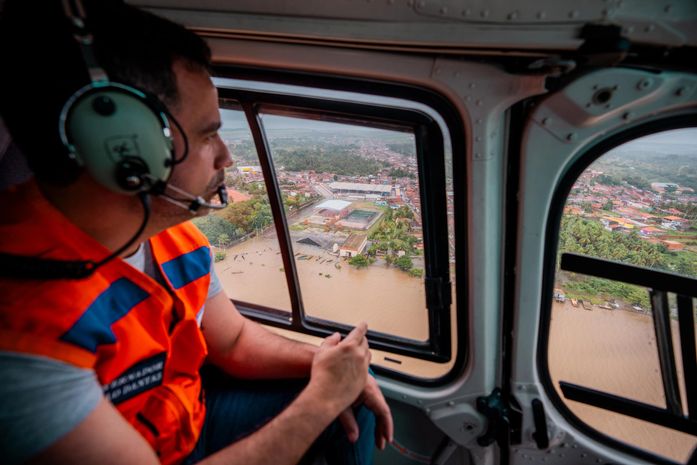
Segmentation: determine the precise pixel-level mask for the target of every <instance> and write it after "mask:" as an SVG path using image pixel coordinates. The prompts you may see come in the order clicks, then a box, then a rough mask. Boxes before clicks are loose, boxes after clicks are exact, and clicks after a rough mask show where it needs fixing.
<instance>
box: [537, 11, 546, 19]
mask: <svg viewBox="0 0 697 465" xmlns="http://www.w3.org/2000/svg"><path fill="white" fill-rule="evenodd" d="M546 17H547V13H546V12H544V11H539V12H538V13H537V19H545V18H546Z"/></svg>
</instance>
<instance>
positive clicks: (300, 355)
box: [212, 320, 317, 379]
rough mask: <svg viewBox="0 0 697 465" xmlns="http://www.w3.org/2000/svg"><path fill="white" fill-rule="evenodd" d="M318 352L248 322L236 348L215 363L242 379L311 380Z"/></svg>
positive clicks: (218, 358) (246, 321)
mask: <svg viewBox="0 0 697 465" xmlns="http://www.w3.org/2000/svg"><path fill="white" fill-rule="evenodd" d="M315 352H317V348H316V347H315V346H313V345H310V344H305V343H303V342H298V341H293V340H291V339H287V338H285V337H283V336H279V335H278V334H275V333H273V332H271V331H269V330H267V329H266V328H264V327H263V326H261V325H259V324H257V323H255V322H253V321H251V320H245V322H244V325H243V326H242V328H241V330H240V334H239V337H238V338H237V341H236V342H235V344H234V346H232V347H231V348H230V350H229V351H228V352H227V353H225V354H221V356H218V357H217V358H213V359H212V362H213V363H214V364H216V365H217V366H219V367H220V368H221V369H223V370H225V371H226V372H227V373H229V374H231V375H233V376H236V377H240V378H251V379H267V378H302V377H306V376H309V374H310V367H311V366H312V359H313V357H314V354H315Z"/></svg>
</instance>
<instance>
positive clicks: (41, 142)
mask: <svg viewBox="0 0 697 465" xmlns="http://www.w3.org/2000/svg"><path fill="white" fill-rule="evenodd" d="M84 4H85V9H86V12H87V22H88V29H89V30H90V31H91V32H92V33H93V36H94V43H93V47H92V48H93V50H94V52H95V55H96V59H97V62H98V64H99V65H100V66H101V67H102V68H103V69H104V70H105V71H106V72H107V74H108V76H109V79H110V80H111V81H112V82H121V83H124V84H127V85H130V86H133V87H137V88H141V89H143V90H145V91H147V92H149V93H151V94H154V95H156V96H157V97H158V98H159V99H160V100H162V102H163V103H164V104H165V105H166V106H167V107H168V108H169V110H170V111H171V112H173V113H174V114H175V115H176V113H178V112H181V111H182V108H181V106H182V102H181V96H180V95H179V93H180V92H179V84H180V83H178V77H177V76H178V72H176V71H175V64H176V68H177V69H179V70H180V71H182V72H183V70H186V71H188V72H190V74H198V75H200V76H206V77H207V76H208V74H207V71H208V66H209V59H210V51H209V49H208V47H207V46H206V44H205V43H204V42H203V41H202V40H201V39H200V38H199V37H197V36H196V35H195V34H193V33H191V32H190V31H187V30H186V29H184V28H183V27H181V26H179V25H176V24H174V23H171V22H169V21H166V20H163V19H161V18H158V17H156V16H154V15H151V14H149V13H146V12H143V11H140V10H137V9H135V8H132V7H129V6H126V5H124V4H122V3H120V2H115V1H105V0H97V1H90V0H85V1H84ZM41 8H42V11H37V4H35V3H33V2H25V1H22V0H17V1H14V0H8V1H7V2H6V4H5V7H4V11H3V14H2V23H1V24H0V44H2V46H1V47H0V50H1V51H0V62H2V63H3V64H4V66H3V68H4V72H3V73H0V113H1V114H2V116H3V117H4V119H5V121H6V124H7V126H8V127H9V129H10V132H11V134H12V136H13V139H14V141H15V143H16V144H17V145H18V146H19V148H20V149H21V150H22V152H24V154H25V155H26V156H27V158H28V161H29V164H30V166H31V167H32V169H33V171H34V172H35V174H36V176H37V178H38V179H39V180H40V181H41V182H44V183H52V184H59V185H60V184H63V185H65V184H69V183H70V182H72V181H74V180H75V179H76V178H77V176H78V175H79V174H80V172H81V169H80V168H79V167H78V166H77V165H76V164H75V163H74V162H72V161H71V160H70V159H69V158H68V157H67V151H66V149H65V148H64V147H63V145H62V143H61V141H60V138H59V129H58V128H59V123H58V116H59V114H60V111H61V109H62V108H63V106H64V104H65V102H66V101H67V100H68V98H69V97H70V96H71V95H72V94H73V93H74V92H75V91H76V90H77V89H80V88H81V87H83V86H84V85H86V84H88V83H89V77H88V75H87V70H86V67H85V64H84V62H83V58H82V55H81V54H80V51H79V47H78V44H77V42H76V40H75V39H74V38H73V37H72V32H71V29H70V24H69V21H68V20H67V18H66V17H65V14H64V13H63V9H62V6H61V2H60V0H51V1H47V2H42V4H41ZM208 85H209V86H210V82H209V84H208Z"/></svg>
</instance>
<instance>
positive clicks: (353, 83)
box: [216, 66, 467, 386]
mask: <svg viewBox="0 0 697 465" xmlns="http://www.w3.org/2000/svg"><path fill="white" fill-rule="evenodd" d="M216 71H217V73H216V76H218V77H220V78H225V77H227V76H234V79H240V80H245V81H250V82H253V83H257V84H258V83H261V84H288V85H293V86H300V87H303V88H308V89H312V90H315V89H320V90H321V89H327V90H331V91H337V92H359V93H361V94H364V95H378V96H383V97H388V98H398V99H403V100H407V101H411V102H414V103H415V104H422V105H426V106H428V107H429V110H432V111H434V112H436V113H437V114H438V115H439V117H440V118H441V119H442V120H443V121H444V122H445V126H446V128H444V130H447V131H448V132H449V136H450V142H451V149H452V153H453V157H452V162H451V163H452V170H453V173H454V174H455V173H462V175H461V176H457V177H455V176H454V175H453V186H452V187H453V190H454V193H455V195H454V200H455V207H454V209H455V211H454V216H455V225H454V229H455V231H453V232H454V234H455V275H456V276H455V280H456V289H457V302H450V300H451V299H450V290H451V286H450V280H449V278H450V276H449V275H450V272H449V268H450V261H449V249H448V224H447V208H446V202H447V198H446V183H445V172H446V168H445V153H444V150H443V149H444V147H443V145H444V138H443V135H442V134H441V127H440V125H439V124H438V122H436V121H435V120H434V119H433V118H432V117H431V116H429V115H427V114H426V113H424V112H421V111H418V110H416V109H411V108H395V107H390V106H380V105H379V104H368V103H365V102H349V101H344V100H332V99H331V98H327V97H317V96H301V95H294V94H283V93H275V92H269V91H263V90H262V91H259V90H248V89H247V90H243V89H239V88H237V89H231V88H226V87H221V86H218V91H219V97H220V99H221V101H222V100H223V99H231V100H234V101H236V102H237V103H238V104H239V105H240V106H241V107H242V109H243V111H244V112H245V115H246V117H247V122H248V125H249V129H250V130H251V132H252V136H253V139H254V143H255V146H256V148H257V152H258V156H259V161H260V165H261V167H262V172H263V174H264V179H265V184H266V188H267V193H268V194H269V202H270V205H271V209H272V213H273V216H274V225H275V226H276V231H277V235H278V239H279V245H280V246H281V249H282V251H283V252H282V257H283V264H284V271H285V273H286V282H287V284H288V290H289V296H290V300H291V307H292V309H291V316H292V321H289V318H288V313H287V312H285V311H278V310H275V309H273V308H267V307H265V306H262V305H255V304H253V303H247V302H235V304H236V305H237V306H238V308H239V309H240V311H241V312H242V313H243V314H245V315H246V316H248V317H250V318H251V319H254V320H256V321H260V322H262V323H264V324H268V325H271V326H276V327H280V328H283V329H289V330H292V331H297V332H300V333H303V334H310V335H314V336H320V337H326V336H327V335H329V334H331V333H333V332H335V331H339V332H341V333H344V334H345V333H346V332H347V331H349V330H350V329H351V328H350V326H348V325H344V324H341V323H337V322H330V321H326V320H321V319H317V318H312V317H307V316H306V315H304V311H303V309H302V305H301V302H302V301H301V295H300V286H299V282H298V277H297V270H296V268H295V261H294V260H293V256H292V254H289V253H288V250H292V246H290V247H289V243H290V235H289V231H288V224H287V222H286V221H285V212H284V211H283V206H282V201H281V197H280V189H279V187H278V181H277V178H276V175H275V172H274V170H273V167H272V165H271V163H270V158H271V159H272V157H271V156H270V153H269V150H268V149H269V147H268V142H267V141H266V140H265V134H264V133H263V129H262V128H263V126H262V124H263V123H262V122H261V121H260V120H259V115H258V109H259V108H260V107H262V106H264V105H270V106H274V105H282V106H283V105H285V106H288V107H289V108H290V109H292V110H294V111H309V112H314V113H318V112H322V113H330V114H333V115H335V116H342V117H349V118H353V119H356V120H359V121H373V122H376V123H377V124H378V127H379V126H380V125H385V124H387V125H390V124H392V125H398V126H402V127H404V126H411V127H413V129H414V137H415V140H416V149H417V165H418V169H419V174H418V176H419V186H420V187H421V188H420V189H419V190H420V195H421V202H422V203H421V207H422V208H421V215H422V222H423V241H424V260H425V279H424V286H425V291H426V300H427V309H428V318H429V338H428V340H427V341H425V342H422V341H415V340H412V339H407V338H400V337H398V336H395V335H390V334H385V333H379V332H374V331H369V333H368V340H369V342H370V345H371V347H372V348H374V349H378V350H383V351H386V352H391V353H396V354H401V355H406V356H409V357H414V358H418V359H423V360H428V361H433V362H436V363H445V362H448V361H450V360H451V359H452V357H455V358H456V360H455V363H454V365H453V367H452V369H451V370H450V371H449V372H448V373H446V374H445V375H443V376H441V377H439V378H430V379H429V378H426V379H425V378H419V377H415V376H413V375H409V374H406V373H403V372H400V371H396V370H391V369H389V368H385V367H380V366H377V367H375V369H376V371H378V372H381V373H384V374H388V375H389V376H391V377H394V378H398V379H403V380H407V381H409V382H411V383H414V384H417V385H428V386H432V385H439V384H444V383H446V382H448V381H450V380H451V379H453V377H454V376H455V374H456V373H458V372H459V371H460V370H461V369H462V368H463V366H464V362H465V360H466V359H467V352H466V348H467V345H466V335H467V331H466V326H467V318H466V312H465V311H464V309H463V306H464V305H466V302H467V300H466V298H467V292H466V276H467V266H466V265H467V261H466V243H467V242H466V228H465V227H463V226H462V225H464V221H463V218H465V217H466V215H465V211H464V208H465V207H466V199H465V198H464V193H465V192H466V189H464V185H463V184H464V182H462V181H463V180H465V179H466V172H465V166H466V164H465V160H464V156H463V155H464V137H463V136H464V134H463V131H462V129H461V128H462V127H463V126H462V122H461V119H460V117H459V113H458V112H457V110H456V109H455V108H454V107H452V105H451V104H450V102H449V101H447V100H446V99H445V98H443V97H442V96H440V95H438V94H435V93H433V92H432V91H428V90H425V89H421V88H414V87H411V86H400V85H395V84H391V83H375V82H373V81H370V82H366V81H362V80H354V79H344V78H331V77H329V78H328V77H326V76H308V75H304V74H296V73H287V72H280V73H273V72H265V71H259V70H256V69H246V68H242V69H240V68H238V67H230V66H221V67H219V68H217V69H216ZM260 74H261V75H260ZM415 96H418V98H415ZM221 108H224V107H221ZM453 127H456V128H458V129H457V130H454V129H453ZM260 147H261V149H262V150H259V148H260ZM428 147H431V150H430V151H429V150H428V149H427V148H428ZM434 148H437V149H438V150H437V152H438V153H435V152H436V150H434ZM458 155H459V156H458ZM439 167H440V170H439V169H438V168H439ZM438 171H440V173H438ZM425 185H428V186H429V187H430V188H429V189H424V188H423V186H425ZM433 185H438V188H437V189H433V188H432V186H433ZM434 192H435V193H436V195H433V193H434ZM463 286H464V287H463ZM443 290H445V291H446V292H443ZM431 309H434V310H431ZM451 312H457V319H456V321H457V328H456V332H455V334H456V337H457V339H458V341H457V347H458V350H457V353H456V354H451V353H450V352H451V346H452V341H451Z"/></svg>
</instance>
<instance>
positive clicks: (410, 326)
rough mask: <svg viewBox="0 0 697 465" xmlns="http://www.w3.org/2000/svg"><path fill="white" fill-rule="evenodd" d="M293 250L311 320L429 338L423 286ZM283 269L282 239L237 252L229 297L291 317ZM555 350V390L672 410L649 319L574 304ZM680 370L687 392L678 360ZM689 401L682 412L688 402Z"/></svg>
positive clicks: (392, 272) (562, 313)
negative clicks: (575, 388)
mask: <svg viewBox="0 0 697 465" xmlns="http://www.w3.org/2000/svg"><path fill="white" fill-rule="evenodd" d="M293 249H294V253H295V256H296V263H297V266H298V271H299V279H300V286H301V292H302V298H303V301H304V303H305V311H306V313H307V314H308V315H309V316H313V317H318V318H324V319H329V320H333V321H339V322H342V323H347V324H351V325H355V324H356V323H358V322H360V321H367V322H368V325H369V328H370V329H372V330H376V331H380V332H385V333H388V334H394V335H398V336H401V337H406V338H410V339H415V340H425V339H427V338H428V333H427V327H428V323H427V313H426V309H425V297H424V290H423V279H420V278H414V277H410V276H409V275H407V274H406V273H404V272H402V271H399V270H397V269H395V268H390V267H386V266H384V265H379V264H376V265H372V266H370V267H368V268H366V269H355V268H354V267H352V266H349V265H348V264H347V263H346V262H345V261H343V260H342V259H339V258H338V257H336V256H334V255H332V254H329V253H327V252H324V251H322V250H321V249H319V248H317V247H312V246H309V245H303V244H298V243H294V244H293ZM337 264H338V265H339V267H337ZM282 268H283V263H282V262H281V255H280V249H279V247H278V244H277V242H276V238H275V237H273V236H272V237H269V236H268V235H267V236H264V237H259V238H254V239H251V240H248V241H246V242H243V243H241V244H238V245H236V246H234V247H231V248H230V249H228V250H227V251H226V258H225V259H224V260H222V261H220V262H218V263H216V271H217V272H218V275H219V276H220V279H221V282H222V284H223V287H224V288H225V289H226V291H227V292H228V295H230V297H232V298H234V299H237V300H241V301H247V302H252V303H256V304H261V305H265V306H269V307H273V308H277V309H285V310H288V311H289V312H290V300H289V298H288V290H287V286H286V283H285V274H284V273H283V272H282ZM453 326H454V325H453ZM673 326H674V327H673V338H674V339H676V340H679V335H678V333H677V325H676V324H675V322H674V325H673ZM281 332H282V331H281ZM286 334H287V333H286ZM293 337H296V338H297V335H293ZM301 339H304V340H307V341H309V342H315V343H316V342H318V341H319V340H318V339H317V338H312V337H302V336H301ZM549 347H550V350H549V366H550V372H551V375H552V379H553V382H554V385H555V386H556V387H558V382H559V380H563V381H568V382H572V383H575V384H579V385H582V386H587V387H590V388H594V389H598V390H602V391H605V392H608V393H612V394H618V395H622V396H624V397H628V398H630V399H633V400H637V401H641V402H644V403H648V404H652V405H656V406H658V407H665V399H664V395H663V388H662V382H661V376H660V369H659V362H658V355H657V351H656V342H655V335H654V330H653V324H652V321H651V318H650V316H648V315H644V314H639V313H634V312H629V311H623V310H603V309H599V308H597V307H593V310H592V311H587V310H583V309H582V308H581V307H578V308H574V307H572V306H571V304H570V303H569V302H567V303H566V304H558V303H555V305H554V308H553V314H552V324H551V333H550V341H549ZM373 362H374V363H376V364H378V365H382V366H385V367H387V368H392V369H398V370H400V371H405V372H408V373H410V374H413V375H416V376H422V377H431V378H432V377H437V376H439V375H442V374H445V373H447V371H448V370H449V369H450V367H451V366H452V362H451V363H449V364H435V363H431V362H426V361H423V360H416V359H410V358H408V357H403V356H395V355H393V354H384V353H381V352H379V351H374V354H373ZM676 363H677V364H678V367H679V375H680V376H681V389H683V390H684V388H682V370H681V368H680V367H681V363H682V362H681V357H680V354H679V353H677V354H676ZM682 395H683V405H684V404H685V399H684V397H685V393H684V392H682ZM567 405H568V406H569V407H570V408H571V410H572V411H573V412H574V413H575V414H576V415H577V416H578V417H579V418H580V419H581V420H583V421H584V422H586V423H587V424H589V425H590V426H592V427H593V428H595V429H597V430H599V431H601V432H603V433H606V434H607V435H609V436H612V437H614V438H616V439H619V440H621V441H624V442H627V443H629V444H632V445H636V446H640V447H643V448H645V449H647V450H649V451H652V452H654V453H657V454H660V455H664V456H667V457H670V458H672V459H674V460H677V461H680V462H684V461H685V460H686V459H687V457H689V454H690V452H691V451H692V449H693V448H694V447H695V445H697V438H694V437H692V436H689V435H686V434H683V433H678V432H675V431H671V430H668V429H666V428H663V427H659V426H655V425H652V424H650V423H646V422H643V421H640V420H635V419H632V418H628V417H624V416H622V415H618V414H614V413H612V412H607V411H603V410H601V409H597V408H594V407H590V406H586V405H582V404H579V403H576V402H571V401H568V402H567Z"/></svg>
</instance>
